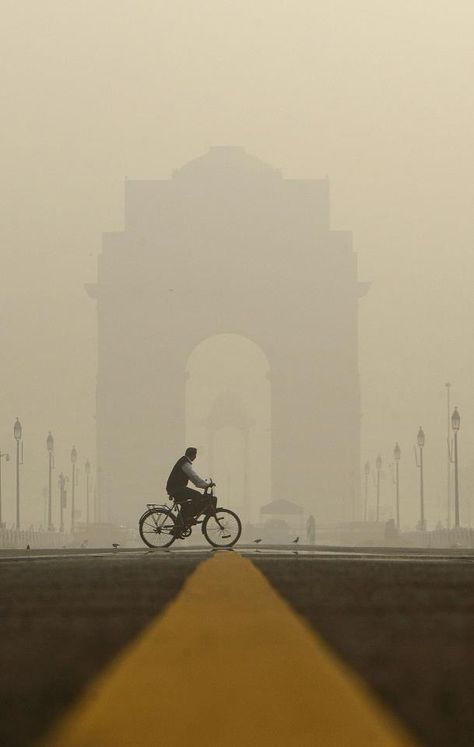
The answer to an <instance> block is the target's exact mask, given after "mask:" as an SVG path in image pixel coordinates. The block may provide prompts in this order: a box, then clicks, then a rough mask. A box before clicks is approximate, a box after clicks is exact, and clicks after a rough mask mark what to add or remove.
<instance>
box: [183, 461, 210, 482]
mask: <svg viewBox="0 0 474 747" xmlns="http://www.w3.org/2000/svg"><path fill="white" fill-rule="evenodd" d="M183 472H184V474H185V475H186V477H188V478H189V479H190V480H191V482H192V483H193V485H195V486H196V487H197V488H207V487H209V485H210V482H211V481H210V480H203V479H202V477H199V475H198V474H197V472H195V471H194V470H193V468H192V466H191V464H190V462H187V463H186V464H183Z"/></svg>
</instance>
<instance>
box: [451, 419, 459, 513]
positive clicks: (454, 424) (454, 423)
mask: <svg viewBox="0 0 474 747" xmlns="http://www.w3.org/2000/svg"><path fill="white" fill-rule="evenodd" d="M460 426H461V416H460V415H459V412H458V408H457V407H455V408H454V410H453V414H452V415H451V428H452V429H453V432H454V526H455V527H458V526H459V479H458V431H459V428H460Z"/></svg>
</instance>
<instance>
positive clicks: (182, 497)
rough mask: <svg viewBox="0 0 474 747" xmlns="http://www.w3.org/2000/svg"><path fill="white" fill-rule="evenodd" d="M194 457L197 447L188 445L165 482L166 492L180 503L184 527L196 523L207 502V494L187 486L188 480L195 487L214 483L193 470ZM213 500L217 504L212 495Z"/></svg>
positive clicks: (207, 486)
mask: <svg viewBox="0 0 474 747" xmlns="http://www.w3.org/2000/svg"><path fill="white" fill-rule="evenodd" d="M196 457H197V449H196V448H194V446H190V447H188V448H187V449H186V451H185V453H184V456H182V457H180V458H179V459H178V461H177V462H176V464H175V465H174V467H173V469H172V470H171V473H170V476H169V477H168V482H167V483H166V492H167V493H168V495H169V496H171V497H172V498H174V499H175V500H176V502H177V503H179V504H180V507H181V512H180V513H181V518H182V520H183V522H184V526H185V527H186V526H187V527H189V526H192V525H193V524H196V517H198V516H199V514H200V513H201V511H202V510H203V508H204V507H205V506H206V505H208V502H209V496H204V495H203V494H202V493H199V492H198V491H197V490H193V489H192V488H188V483H189V481H191V482H192V483H193V485H195V486H196V487H197V488H210V487H211V486H212V485H214V483H213V482H212V480H204V479H203V478H202V477H199V475H198V474H197V472H195V471H194V469H193V467H192V464H193V462H194V460H195V459H196ZM214 500H215V501H216V505H217V498H216V497H214Z"/></svg>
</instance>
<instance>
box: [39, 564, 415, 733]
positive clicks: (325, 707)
mask: <svg viewBox="0 0 474 747" xmlns="http://www.w3.org/2000/svg"><path fill="white" fill-rule="evenodd" d="M131 604H133V599H131ZM45 745H47V747H151V746H153V747H155V745H156V746H158V745H166V747H187V746H188V745H189V746H190V747H191V745H192V746H193V747H201V745H206V746H208V747H247V746H249V745H256V747H283V746H284V747H414V745H415V742H414V741H413V740H412V739H411V737H409V736H408V735H407V734H405V732H404V730H403V729H402V728H401V727H400V726H399V725H398V723H397V722H396V721H395V720H394V719H393V718H392V717H391V716H389V715H388V714H387V713H386V711H385V710H384V709H383V708H382V707H381V706H380V705H379V704H378V703H376V702H375V700H374V699H373V698H372V696H371V695H370V694H369V693H368V691H367V690H366V688H365V686H364V685H363V683H362V682H361V681H360V680H359V679H358V678H357V677H356V676H355V675H354V674H352V673H351V672H350V671H348V669H347V668H346V667H345V666H344V665H343V664H342V663H341V662H340V661H339V659H337V657H335V656H334V654H333V653H332V652H331V651H330V650H329V649H328V648H327V647H326V645H325V644H324V643H323V642H322V641H321V640H320V639H319V638H318V637H317V636H316V635H315V634H314V632H313V631H312V630H310V628H309V627H308V626H307V625H306V623H305V622H304V620H302V619H301V618H299V617H298V616H297V615H296V614H295V613H294V612H293V611H292V610H291V609H290V607H289V606H288V605H287V604H286V602H285V601H284V600H283V599H282V598H281V597H280V596H279V595H278V594H277V593H276V592H275V591H274V590H273V589H272V587H271V586H270V585H269V583H268V582H267V580H266V579H265V577H264V576H263V575H262V574H261V573H260V571H259V570H257V568H255V566H254V565H253V564H252V563H251V562H250V561H249V560H246V559H244V558H242V557H241V556H239V555H237V554H233V553H219V554H218V555H216V556H215V557H214V558H212V559H211V560H208V561H206V562H204V563H202V564H201V565H200V566H199V567H198V568H197V569H196V570H195V571H194V573H193V574H192V575H191V576H190V577H189V579H188V580H187V582H186V584H185V585H184V587H183V589H182V591H181V592H180V594H179V595H178V596H177V597H176V599H175V601H174V602H172V603H171V605H170V606H169V607H168V608H167V609H166V610H165V612H164V614H163V615H161V616H160V617H158V618H157V619H156V620H155V621H154V622H153V623H152V624H151V626H150V627H149V628H148V629H147V630H146V631H145V632H144V633H143V634H142V635H141V636H140V637H139V638H138V640H137V641H136V642H135V643H133V644H132V645H131V646H129V647H128V648H127V649H125V650H124V651H123V652H122V654H120V655H119V657H118V658H117V659H116V660H115V661H114V663H113V664H112V665H111V666H110V667H109V668H108V669H107V670H106V671H105V672H104V673H103V674H102V675H101V676H100V677H99V678H98V679H97V680H96V681H95V682H94V683H93V685H92V686H90V687H89V689H88V690H87V691H86V693H85V695H84V697H83V698H82V699H81V700H80V701H79V703H78V705H77V706H76V707H75V708H73V709H72V711H71V712H70V714H69V715H68V716H67V717H66V718H65V719H64V720H63V722H62V723H61V724H60V725H59V727H57V729H56V730H55V732H53V734H51V735H50V737H49V739H48V740H46V742H45Z"/></svg>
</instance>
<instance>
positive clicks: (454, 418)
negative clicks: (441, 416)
mask: <svg viewBox="0 0 474 747" xmlns="http://www.w3.org/2000/svg"><path fill="white" fill-rule="evenodd" d="M451 427H452V429H453V431H458V430H459V428H460V427H461V416H460V414H459V411H458V408H457V407H455V408H454V410H453V414H452V415H451Z"/></svg>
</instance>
